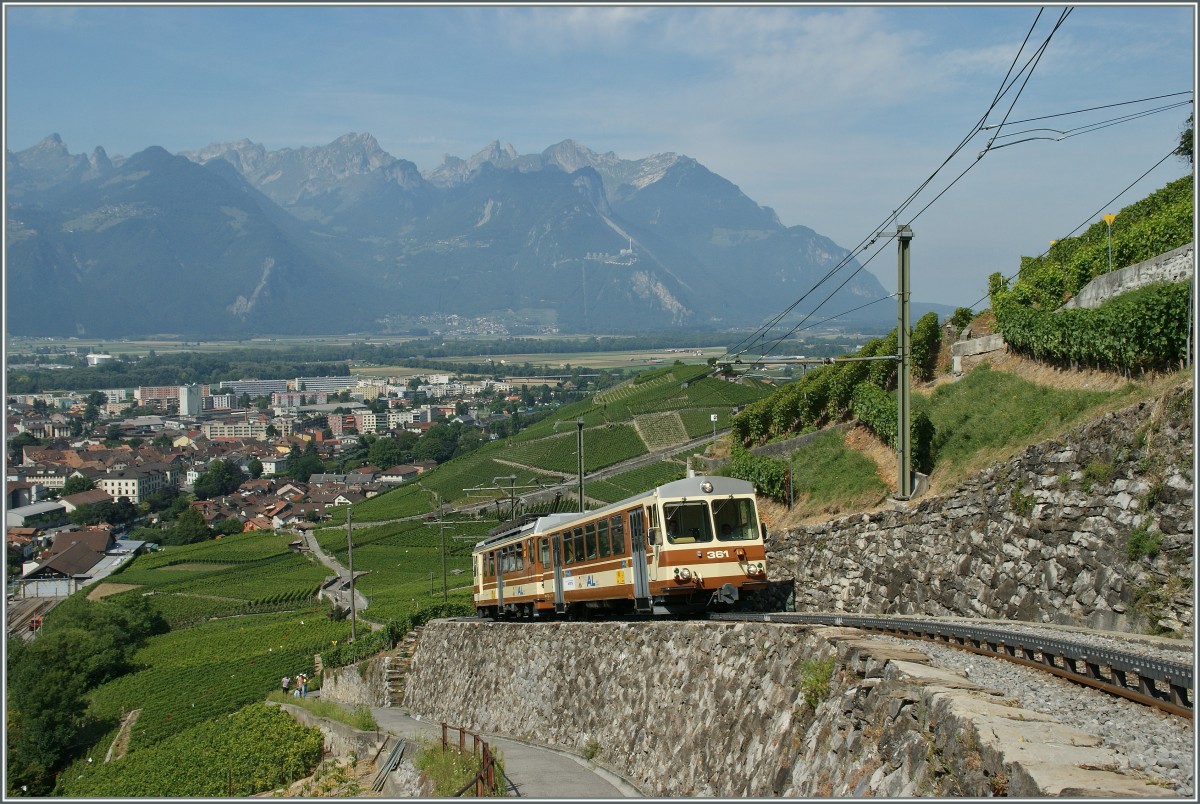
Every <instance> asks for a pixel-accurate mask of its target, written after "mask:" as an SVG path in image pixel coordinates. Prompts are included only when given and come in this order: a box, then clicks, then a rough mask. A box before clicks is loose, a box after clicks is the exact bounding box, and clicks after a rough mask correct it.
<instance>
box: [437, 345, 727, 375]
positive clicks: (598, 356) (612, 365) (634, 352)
mask: <svg viewBox="0 0 1200 804" xmlns="http://www.w3.org/2000/svg"><path fill="white" fill-rule="evenodd" d="M725 353H726V349H725V347H723V346H705V347H700V348H698V349H682V350H677V351H671V350H668V349H631V350H629V351H623V352H565V353H564V352H541V353H538V352H530V353H528V354H518V355H504V356H503V357H502V358H498V357H497V356H495V355H483V354H479V355H472V356H469V357H450V358H444V360H445V361H446V362H449V363H486V362H487V361H488V360H489V359H491V360H494V361H495V362H496V370H497V371H498V372H500V373H504V372H505V371H507V370H510V369H511V371H510V373H511V372H516V371H518V370H519V369H518V368H517V367H518V366H522V365H524V364H525V363H528V364H529V365H531V366H539V367H545V368H555V367H558V368H564V369H565V367H566V366H568V365H570V366H587V367H588V368H595V369H620V368H630V367H634V368H636V369H637V370H642V369H644V368H645V367H647V366H652V367H653V366H658V365H660V364H664V363H665V364H670V363H674V362H675V361H680V362H682V363H688V364H706V363H707V362H708V359H709V358H711V357H721V356H722V355H724V354H725Z"/></svg>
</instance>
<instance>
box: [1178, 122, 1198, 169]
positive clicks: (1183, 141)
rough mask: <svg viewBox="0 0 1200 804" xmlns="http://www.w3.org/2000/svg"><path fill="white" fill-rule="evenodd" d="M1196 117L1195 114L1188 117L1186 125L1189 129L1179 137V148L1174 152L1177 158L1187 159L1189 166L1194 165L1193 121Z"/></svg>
mask: <svg viewBox="0 0 1200 804" xmlns="http://www.w3.org/2000/svg"><path fill="white" fill-rule="evenodd" d="M1195 116H1196V113H1195V112H1192V114H1189V115H1188V119H1187V122H1186V123H1185V124H1184V125H1186V126H1187V128H1186V129H1184V131H1183V133H1182V134H1180V135H1179V147H1178V148H1176V149H1175V150H1174V152H1173V153H1174V154H1175V156H1178V157H1180V158H1182V159H1186V160H1187V161H1188V164H1189V165H1191V164H1194V163H1193V161H1192V128H1193V124H1192V121H1193V119H1194V118H1195Z"/></svg>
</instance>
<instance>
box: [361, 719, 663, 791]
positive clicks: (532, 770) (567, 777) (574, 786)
mask: <svg viewBox="0 0 1200 804" xmlns="http://www.w3.org/2000/svg"><path fill="white" fill-rule="evenodd" d="M371 713H372V714H373V715H375V720H376V721H377V722H378V723H379V728H380V729H382V730H384V731H389V732H391V733H393V734H395V735H397V736H399V737H404V738H406V739H416V738H422V737H426V738H434V739H441V736H442V727H441V724H438V723H428V722H425V721H423V720H418V719H416V718H415V717H412V716H411V715H409V714H408V713H407V712H405V711H404V710H403V709H398V708H396V707H390V706H389V707H375V708H373V709H372V710H371ZM453 734H454V733H453V732H452V735H453ZM483 737H484V738H485V739H486V740H487V741H488V743H490V744H491V746H492V747H493V748H494V749H496V750H497V751H499V752H500V755H501V757H502V758H503V760H504V773H505V775H506V776H507V777H508V780H509V784H510V786H511V787H510V791H509V795H514V796H520V797H521V798H538V799H550V800H553V801H562V800H563V799H571V798H622V797H625V798H639V797H641V793H639V792H638V791H637V790H636V789H634V788H633V786H632V785H630V784H628V783H627V782H625V781H624V780H623V779H620V778H619V777H617V776H616V775H614V774H612V773H609V772H608V771H606V770H604V769H603V768H598V767H596V766H594V765H591V764H590V763H588V762H587V761H586V760H585V759H583V758H582V757H578V756H575V755H574V754H571V753H568V752H566V751H557V750H555V749H552V748H544V747H540V746H534V745H530V744H529V743H524V742H520V741H519V740H510V739H508V738H505V737H496V736H494V735H490V734H485V735H483Z"/></svg>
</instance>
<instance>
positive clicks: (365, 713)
mask: <svg viewBox="0 0 1200 804" xmlns="http://www.w3.org/2000/svg"><path fill="white" fill-rule="evenodd" d="M267 700H268V701H274V702H275V703H285V704H291V705H292V706H298V707H300V708H301V709H303V710H305V711H306V712H308V713H310V714H311V715H313V716H314V717H323V718H325V719H326V720H336V721H338V722H339V723H345V724H346V725H347V726H350V727H351V728H354V729H358V730H359V731H375V730H377V729H378V728H379V723H378V722H376V720H375V715H373V714H371V709H370V707H367V706H364V705H362V704H359V705H358V706H354V707H350V708H347V707H345V706H342V705H341V704H340V703H337V702H336V701H324V700H321V699H320V698H297V697H296V696H294V695H291V694H288V695H284V693H283V690H272V692H271V694H270V695H268V696H267Z"/></svg>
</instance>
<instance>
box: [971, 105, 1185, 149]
mask: <svg viewBox="0 0 1200 804" xmlns="http://www.w3.org/2000/svg"><path fill="white" fill-rule="evenodd" d="M1191 103H1192V102H1191V101H1190V100H1186V101H1179V102H1177V103H1171V104H1167V105H1166V106H1159V107H1158V108H1156V109H1144V110H1142V111H1140V112H1134V113H1132V114H1127V115H1122V116H1120V117H1110V118H1109V119H1107V120H1100V121H1098V122H1095V123H1088V124H1087V125H1083V126H1077V127H1075V128H1068V129H1065V130H1061V129H1057V128H1027V129H1023V130H1021V131H1014V132H1012V133H1011V134H1001V135H999V136H997V137H994V138H993V139H992V142H995V141H996V140H999V139H1004V138H1005V137H1019V136H1020V135H1022V134H1031V133H1033V132H1035V131H1049V132H1052V133H1055V134H1060V135H1062V136H1059V137H1041V136H1035V137H1026V138H1025V139H1023V140H1016V141H1014V142H1006V143H1002V144H1000V145H992V146H990V149H991V150H993V151H994V150H997V149H999V148H1007V147H1008V146H1010V145H1017V144H1018V143H1022V142H1030V141H1031V140H1050V141H1052V142H1061V141H1063V140H1069V139H1071V138H1072V137H1078V136H1080V135H1081V134H1090V133H1092V132H1093V131H1099V130H1101V129H1105V128H1109V127H1111V126H1115V125H1119V124H1121V123H1128V122H1129V121H1131V120H1137V119H1140V118H1142V117H1149V116H1150V115H1152V114H1158V113H1159V112H1165V111H1169V110H1171V109H1177V108H1179V107H1180V106H1190V105H1191Z"/></svg>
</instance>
